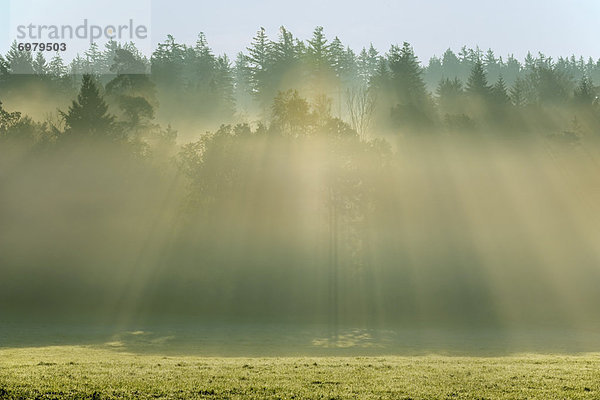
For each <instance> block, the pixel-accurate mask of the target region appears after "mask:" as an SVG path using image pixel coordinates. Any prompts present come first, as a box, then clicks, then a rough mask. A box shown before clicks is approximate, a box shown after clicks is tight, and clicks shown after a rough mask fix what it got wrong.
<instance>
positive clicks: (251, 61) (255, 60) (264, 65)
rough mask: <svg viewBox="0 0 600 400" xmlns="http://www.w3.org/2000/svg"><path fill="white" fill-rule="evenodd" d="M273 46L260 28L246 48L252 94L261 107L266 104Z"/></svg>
mask: <svg viewBox="0 0 600 400" xmlns="http://www.w3.org/2000/svg"><path fill="white" fill-rule="evenodd" d="M272 49H273V44H272V43H271V41H270V40H269V38H268V37H267V34H266V32H265V28H262V27H261V28H260V29H259V30H258V32H257V33H256V36H255V37H254V38H253V39H252V44H251V46H250V47H249V48H248V55H247V59H248V67H249V70H250V78H251V79H250V85H251V88H252V93H253V94H254V96H256V97H257V98H258V100H259V101H260V102H261V103H262V104H263V106H264V105H265V104H266V103H267V102H268V99H267V98H266V97H267V96H268V92H269V90H268V86H269V72H270V71H269V69H270V66H271V65H270V64H271V54H272Z"/></svg>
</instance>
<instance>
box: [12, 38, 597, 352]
mask: <svg viewBox="0 0 600 400" xmlns="http://www.w3.org/2000/svg"><path fill="white" fill-rule="evenodd" d="M598 81H600V60H593V59H591V58H590V59H589V60H586V59H584V58H576V57H575V56H573V57H567V58H560V59H557V60H553V59H551V58H548V57H546V56H544V55H543V54H538V55H537V56H533V55H531V54H529V55H528V57H527V58H526V59H525V60H516V59H515V58H514V57H508V58H500V57H498V56H496V55H495V54H494V53H493V51H491V50H489V51H487V52H482V51H481V50H479V49H478V48H477V49H468V48H463V49H461V50H460V51H459V52H458V53H454V52H453V51H452V50H450V49H449V50H448V51H447V52H446V53H444V54H443V55H442V56H440V57H434V58H432V59H431V60H429V62H428V63H424V64H422V63H421V62H420V61H419V60H418V59H417V58H416V57H415V55H414V51H413V49H412V47H411V46H410V45H409V44H408V43H404V44H402V45H398V46H392V47H391V48H390V49H389V50H387V52H385V51H383V50H381V51H378V50H376V49H375V48H373V47H371V48H366V49H362V50H361V51H357V52H354V51H353V50H352V49H350V48H347V47H345V46H344V45H343V43H342V41H341V40H340V39H338V38H337V37H335V38H333V39H330V38H328V37H326V36H325V34H324V32H323V29H322V28H320V27H318V28H316V29H315V32H314V35H313V37H312V38H311V39H310V40H308V41H305V42H304V41H300V40H298V39H296V38H295V37H294V36H293V35H292V33H290V32H289V31H287V30H285V28H281V30H280V32H279V33H278V35H276V36H275V37H273V38H270V37H269V36H267V33H266V32H265V31H264V30H262V29H261V30H259V31H258V32H257V35H256V37H255V38H254V39H253V40H252V43H251V45H250V47H249V48H248V50H247V51H246V52H245V53H240V54H239V55H237V56H236V57H235V59H234V60H231V59H229V58H228V57H227V56H226V55H220V56H217V55H214V54H213V52H212V50H211V48H210V47H209V45H208V42H207V40H206V38H205V36H204V35H203V34H200V35H199V37H198V41H197V42H196V43H195V44H191V45H185V44H181V43H177V42H176V41H175V39H174V38H173V37H168V38H167V40H166V41H165V42H163V43H161V44H160V45H159V46H158V48H157V49H156V51H155V52H154V53H153V55H152V57H151V59H149V60H148V59H146V58H144V57H143V56H142V55H141V54H140V53H139V52H138V51H137V50H136V49H135V47H134V46H133V45H132V44H125V45H122V44H118V43H116V42H110V43H109V44H108V45H107V46H106V48H105V49H99V48H98V47H97V46H96V45H92V47H91V48H90V49H89V51H88V52H86V53H85V55H82V56H81V57H78V58H76V59H75V60H73V62H72V63H71V64H70V65H68V66H67V65H65V64H64V63H63V61H62V60H61V59H60V57H59V56H56V57H53V58H51V59H50V60H46V59H45V58H44V56H43V55H42V54H41V53H38V54H32V53H31V52H26V51H19V50H18V49H17V48H16V46H13V48H11V50H10V51H9V53H8V54H6V55H5V56H0V101H1V102H2V103H1V104H0V107H1V108H0V325H2V327H1V328H0V339H2V340H3V341H4V344H3V343H2V341H0V347H1V346H10V345H36V344H52V343H60V342H61V341H63V342H65V343H67V344H76V343H86V342H87V341H93V342H101V343H117V345H118V346H124V345H127V346H131V348H133V349H135V348H137V347H136V346H140V347H139V348H144V349H145V350H147V349H148V348H151V347H152V346H157V348H160V349H163V350H165V351H166V350H169V348H170V347H169V344H170V343H171V344H173V346H175V345H176V346H179V347H177V349H181V350H182V351H186V350H189V349H190V348H191V347H194V349H197V348H206V347H210V346H212V347H211V348H214V349H217V350H215V353H218V354H221V353H227V354H232V353H233V354H234V353H235V352H236V351H237V349H242V350H239V351H243V346H242V345H240V342H243V343H246V344H247V346H248V347H247V348H246V350H247V349H248V348H253V350H252V351H251V352H250V353H252V354H255V353H259V354H271V353H277V354H286V352H288V353H293V354H305V353H308V354H321V353H319V352H327V351H329V350H328V349H331V348H338V347H339V348H343V349H345V350H344V351H346V352H347V353H348V354H390V353H392V354H395V353H403V352H415V351H416V352H419V351H429V350H432V349H433V350H435V351H439V352H444V351H451V350H453V349H456V348H460V349H463V350H465V351H467V352H469V351H472V352H477V351H481V350H482V349H483V350H485V349H487V350H489V351H490V352H493V351H495V350H497V351H501V352H511V351H554V352H560V351H597V350H598V349H599V346H600V344H599V343H600V342H599V341H598V337H599V335H600V314H598V312H597V305H598V304H600V292H599V291H598V287H599V284H600V268H599V262H600V246H598V241H599V240H600V231H599V226H600V224H599V223H600V174H598V172H599V166H600V158H599V148H600V147H599V145H600V105H599V104H598V97H597V93H598V88H597V86H595V84H594V82H598ZM53 324H55V325H53ZM61 324H63V325H61ZM57 326H59V327H63V328H64V330H65V331H66V333H65V332H62V329H63V328H57ZM44 327H45V328H44ZM67 327H71V328H67ZM86 329H89V330H86ZM136 332H137V333H136ZM228 335H229V336H228ZM294 336H295V337H294ZM199 337H201V338H202V340H204V342H203V343H201V344H199V343H198V340H199V339H198V338H199ZM217 337H218V340H217V339H215V338H217ZM511 338H512V339H511ZM513 339H514V342H512V341H511V340H513ZM267 340H268V341H272V342H273V343H274V344H273V347H268V346H266V345H264V343H265V341H267ZM189 343H191V344H189ZM188 344H189V345H188ZM143 345H147V346H146V347H144V346H143ZM203 346H204V347H203ZM228 346H230V348H229V350H228V349H227V347H228ZM236 346H237V347H236ZM261 346H263V347H261ZM275 347H276V348H277V351H275V350H274V348H275ZM172 348H173V347H172Z"/></svg>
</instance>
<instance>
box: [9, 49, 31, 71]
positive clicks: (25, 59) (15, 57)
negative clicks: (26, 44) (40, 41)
mask: <svg viewBox="0 0 600 400" xmlns="http://www.w3.org/2000/svg"><path fill="white" fill-rule="evenodd" d="M6 61H7V64H8V67H9V70H10V73H11V74H24V75H33V74H34V73H35V71H34V69H33V55H32V54H31V51H26V50H23V51H22V50H19V49H18V47H17V42H13V43H12V44H11V46H10V49H9V50H8V53H6Z"/></svg>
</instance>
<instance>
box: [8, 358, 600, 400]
mask: <svg viewBox="0 0 600 400" xmlns="http://www.w3.org/2000/svg"><path fill="white" fill-rule="evenodd" d="M599 396H600V354H595V353H594V354H582V355H573V356H565V355H531V354H519V355H512V356H503V357H451V356H436V355H428V356H417V357H398V356H390V357H270V358H238V357H190V356H160V355H142V354H133V353H126V352H119V351H114V350H110V349H107V348H106V347H101V346H97V347H93V346H53V347H37V348H10V349H6V348H5V349H2V350H0V398H2V399H59V398H60V399H415V400H416V399H598V398H599Z"/></svg>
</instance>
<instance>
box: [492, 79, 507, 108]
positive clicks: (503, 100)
mask: <svg viewBox="0 0 600 400" xmlns="http://www.w3.org/2000/svg"><path fill="white" fill-rule="evenodd" d="M491 94H492V99H493V100H494V102H495V103H496V104H498V105H505V104H508V103H509V101H510V97H509V96H508V90H507V88H506V82H504V78H502V75H500V77H499V78H498V80H497V81H496V83H495V84H494V86H492V89H491Z"/></svg>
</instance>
